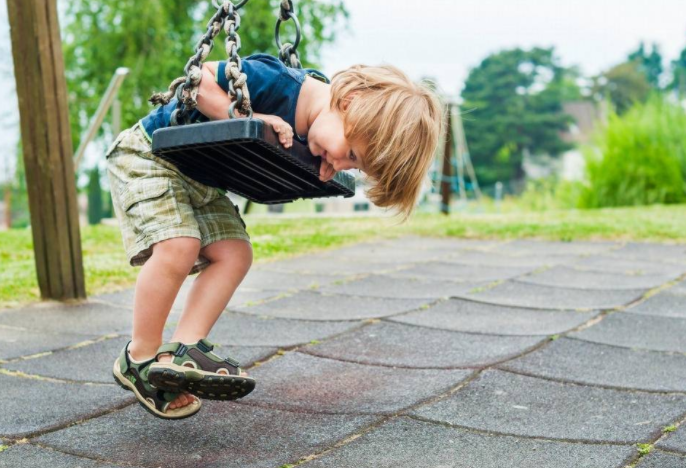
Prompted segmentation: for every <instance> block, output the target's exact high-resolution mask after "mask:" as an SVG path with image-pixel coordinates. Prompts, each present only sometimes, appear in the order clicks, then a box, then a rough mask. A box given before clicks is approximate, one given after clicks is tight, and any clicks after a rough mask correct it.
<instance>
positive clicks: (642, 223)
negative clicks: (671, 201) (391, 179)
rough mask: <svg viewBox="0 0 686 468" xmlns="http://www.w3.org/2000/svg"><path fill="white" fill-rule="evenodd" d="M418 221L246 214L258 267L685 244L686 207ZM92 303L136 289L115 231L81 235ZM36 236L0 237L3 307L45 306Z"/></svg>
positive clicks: (94, 229) (93, 229) (95, 229)
mask: <svg viewBox="0 0 686 468" xmlns="http://www.w3.org/2000/svg"><path fill="white" fill-rule="evenodd" d="M504 208H505V211H506V212H505V213H500V214H497V213H484V214H454V215H451V216H449V217H446V216H442V215H438V214H417V215H415V216H413V217H412V218H411V220H410V221H408V222H407V223H406V224H404V225H397V221H396V220H394V219H390V218H372V217H351V218H340V217H336V218H334V217H304V218H284V217H279V216H278V215H271V216H269V215H267V216H265V215H247V216H245V220H246V223H247V225H248V232H249V234H250V236H251V238H252V241H253V249H254V258H255V264H259V263H262V262H265V261H270V260H275V259H279V258H284V257H288V256H292V255H296V254H302V253H305V252H315V251H320V250H325V249H328V248H334V247H339V246H342V245H346V244H352V243H355V242H359V241H363V240H371V239H379V238H389V237H397V236H401V235H409V234H412V235H425V236H437V237H461V238H482V239H518V238H538V239H550V240H562V241H572V240H582V239H583V240H600V239H610V240H627V241H628V240H636V241H655V242H686V205H681V206H652V207H640V208H621V209H617V208H616V209H603V210H588V211H585V210H570V211H546V212H536V213H532V212H519V211H517V210H516V209H511V208H507V207H504ZM81 236H82V243H83V257H84V266H85V269H86V288H87V292H88V295H89V296H92V295H97V294H102V293H105V292H110V291H115V290H118V289H122V288H126V287H132V286H133V285H134V283H135V279H136V275H137V273H138V271H139V269H138V268H131V267H130V266H128V264H127V262H126V258H125V255H124V248H123V244H122V242H121V237H120V235H119V230H118V228H117V227H112V226H87V227H84V228H83V229H82V231H81ZM32 245H33V244H32V239H31V232H30V231H29V230H28V229H21V230H19V229H17V230H10V231H4V232H0V308H7V307H16V306H19V305H22V304H26V303H29V302H33V301H37V300H39V299H40V294H39V291H38V286H37V283H36V272H35V265H34V261H33V247H32Z"/></svg>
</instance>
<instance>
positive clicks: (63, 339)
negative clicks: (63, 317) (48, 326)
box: [0, 326, 96, 360]
mask: <svg viewBox="0 0 686 468" xmlns="http://www.w3.org/2000/svg"><path fill="white" fill-rule="evenodd" d="M95 337H96V335H77V334H75V333H63V334H62V333H47V332H34V331H31V330H26V329H23V328H19V327H4V326H0V360H8V359H14V358H18V357H22V356H30V355H32V354H38V353H44V352H48V351H52V350H55V349H60V348H65V347H67V346H72V345H75V344H77V343H81V342H83V341H86V340H89V339H93V338H95Z"/></svg>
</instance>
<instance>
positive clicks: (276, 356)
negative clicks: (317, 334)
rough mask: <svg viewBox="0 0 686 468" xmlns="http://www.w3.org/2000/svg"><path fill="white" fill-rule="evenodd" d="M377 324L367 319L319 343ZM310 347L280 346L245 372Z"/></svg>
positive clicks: (306, 344) (302, 345) (303, 344)
mask: <svg viewBox="0 0 686 468" xmlns="http://www.w3.org/2000/svg"><path fill="white" fill-rule="evenodd" d="M376 322H377V319H367V320H364V321H362V322H361V323H360V325H359V326H357V327H352V328H349V329H347V330H343V331H342V332H339V333H336V334H334V335H329V336H327V337H326V338H323V339H321V340H318V341H319V343H325V342H327V341H329V340H333V339H335V338H338V337H339V336H343V335H345V334H347V333H354V332H357V331H359V330H361V329H363V328H366V327H368V326H370V325H373V324H374V323H376ZM310 345H312V343H311V342H307V343H297V344H294V345H290V346H279V347H278V349H277V350H276V351H275V352H274V353H273V354H271V355H267V356H266V357H265V358H264V359H262V360H259V361H255V362H253V363H252V365H250V366H249V367H245V370H250V369H252V368H254V367H258V366H261V365H263V364H266V363H267V362H269V361H273V360H274V359H279V358H280V357H281V356H283V355H285V354H286V353H288V352H295V351H298V350H299V349H300V348H303V347H306V346H310Z"/></svg>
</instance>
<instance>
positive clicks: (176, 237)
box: [107, 54, 442, 419]
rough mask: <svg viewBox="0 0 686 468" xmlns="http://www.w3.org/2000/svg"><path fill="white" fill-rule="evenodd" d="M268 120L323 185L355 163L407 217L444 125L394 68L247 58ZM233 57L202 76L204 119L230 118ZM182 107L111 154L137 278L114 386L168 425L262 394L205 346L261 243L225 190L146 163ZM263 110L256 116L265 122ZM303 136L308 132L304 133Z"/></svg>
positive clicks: (253, 90) (256, 98)
mask: <svg viewBox="0 0 686 468" xmlns="http://www.w3.org/2000/svg"><path fill="white" fill-rule="evenodd" d="M242 65H243V71H244V72H245V73H246V75H247V77H248V82H247V83H248V90H249V92H250V97H251V101H252V108H253V110H254V111H255V114H254V118H259V119H262V120H264V121H265V122H267V123H269V124H271V125H272V127H273V128H274V130H275V131H276V132H277V133H278V135H279V139H280V142H281V144H282V145H283V146H284V147H286V148H288V147H290V146H291V145H292V142H293V138H296V139H298V140H300V141H301V142H303V143H306V144H307V145H308V146H309V149H310V151H311V152H312V154H313V155H315V156H319V157H321V158H322V161H321V163H322V164H321V170H320V179H321V180H324V181H325V180H330V179H332V178H333V176H334V175H335V173H336V172H337V171H340V170H344V169H353V168H357V169H360V170H362V171H364V173H365V174H366V176H367V177H368V178H369V179H371V180H372V181H373V182H374V184H373V185H372V188H371V189H369V190H368V192H367V196H368V197H369V199H370V200H371V202H372V203H374V204H376V205H377V206H382V207H396V208H397V209H398V210H399V212H400V213H401V214H403V215H404V217H403V221H404V220H406V219H407V217H408V216H409V215H410V214H411V212H412V210H413V207H414V204H415V201H416V199H417V196H418V194H419V192H420V190H421V186H422V183H423V181H424V179H425V176H426V174H427V172H428V170H429V168H430V166H431V163H432V160H433V154H434V150H435V148H436V146H437V144H438V138H439V133H440V127H441V120H442V109H441V105H440V103H439V101H438V99H437V98H436V96H435V95H434V94H433V93H432V92H431V91H430V90H429V89H427V88H425V87H423V86H420V85H416V84H414V83H413V82H412V81H410V80H409V79H408V78H407V77H406V76H405V75H404V74H403V73H402V72H401V71H400V70H398V69H396V68H394V67H391V66H382V67H366V66H354V67H351V68H350V69H348V70H346V71H343V72H339V73H337V74H336V75H334V77H333V82H329V80H328V79H327V78H326V77H325V76H324V75H323V74H321V73H320V72H318V71H316V70H310V69H292V68H287V67H285V66H284V65H283V64H282V63H281V62H279V60H278V59H276V58H274V57H272V56H269V55H264V54H258V55H253V56H250V57H247V58H245V59H244V60H243V63H242ZM225 66H226V62H214V63H206V64H204V65H203V68H202V73H203V77H202V81H201V82H200V87H199V92H198V97H197V102H198V106H197V111H198V113H199V114H197V113H196V116H198V115H199V117H200V120H203V119H204V120H208V119H212V120H217V119H226V118H228V114H227V110H228V108H229V104H230V103H231V99H230V97H229V96H228V94H227V89H228V83H227V80H226V76H225V73H224V67H225ZM175 107H176V100H172V101H171V102H170V103H169V104H167V105H165V106H162V107H160V108H158V109H156V110H154V111H153V112H151V113H150V114H149V115H148V116H147V117H145V118H144V119H142V120H141V121H140V122H138V123H137V124H136V125H135V126H134V127H132V128H131V129H128V130H126V131H124V132H122V134H121V135H119V137H118V138H117V139H116V140H115V142H114V143H113V145H112V146H111V148H110V149H109V150H108V152H107V161H108V171H107V172H108V177H109V180H110V185H111V190H112V201H113V204H114V207H115V213H116V215H117V218H118V219H119V223H120V228H121V230H122V236H123V240H124V245H125V248H126V252H127V256H128V258H129V262H130V264H131V265H132V266H135V265H143V268H142V269H141V271H140V273H139V275H138V279H137V282H136V291H135V298H134V307H133V339H132V341H130V342H129V343H128V344H127V345H126V346H125V347H124V349H123V350H122V352H121V354H120V356H119V357H118V358H117V360H116V361H115V364H114V368H113V373H114V377H115V380H116V381H117V382H118V383H119V384H120V385H121V386H122V387H124V388H126V389H128V390H132V391H133V392H134V393H135V395H136V397H137V399H138V401H139V402H140V404H141V405H142V406H143V407H144V408H145V409H147V410H148V411H149V412H151V413H152V414H154V415H156V416H158V417H161V418H165V419H179V418H184V417H188V416H191V415H193V414H195V413H197V412H198V411H199V410H200V406H201V402H200V400H198V398H196V397H194V396H191V395H190V394H189V393H191V394H193V395H196V396H198V395H199V396H201V397H203V398H209V399H218V400H234V399H237V398H241V397H243V396H245V395H247V394H248V393H250V391H252V389H253V388H254V386H255V381H254V380H253V379H252V378H250V377H248V376H247V374H246V373H245V372H242V371H241V368H240V367H239V363H238V362H236V361H235V360H233V359H231V358H227V359H225V360H223V359H222V358H220V357H219V356H217V355H216V354H215V353H213V352H212V348H213V345H212V344H211V343H210V342H209V341H207V340H206V337H207V335H208V334H209V332H210V330H211V328H212V326H213V325H214V323H215V322H216V320H217V319H218V318H219V315H220V314H221V313H222V312H223V310H224V309H225V307H226V305H227V304H228V302H229V300H230V298H231V296H232V295H233V293H234V291H235V290H236V288H237V287H238V285H239V284H240V283H241V281H242V280H243V278H244V277H245V275H246V273H247V272H248V269H249V268H250V266H251V264H252V246H251V243H250V237H249V235H248V233H247V232H246V230H245V223H244V222H243V220H242V218H241V217H240V214H239V211H238V206H236V205H233V204H232V203H231V201H230V199H229V198H227V197H226V196H225V193H224V192H223V191H221V190H218V189H214V188H210V187H207V186H205V185H203V184H200V183H198V182H196V181H194V180H192V179H189V178H188V177H186V176H184V175H183V174H181V173H180V172H178V171H177V170H176V168H175V167H174V166H173V165H171V164H170V163H168V162H166V161H164V160H162V159H160V158H157V157H156V156H154V155H152V154H151V152H150V151H151V146H150V143H151V136H152V133H153V131H154V130H156V129H157V128H163V127H166V126H169V121H170V120H169V119H170V114H171V112H172V111H173V110H174V109H175ZM258 112H260V113H258ZM299 135H302V137H301V136H299ZM197 272H200V274H199V275H198V277H197V278H196V279H195V281H194V282H193V285H192V287H191V290H190V292H189V294H188V298H187V301H186V304H185V308H184V310H183V313H182V315H181V318H180V320H179V322H178V326H177V329H176V331H175V332H174V335H173V336H172V338H171V342H170V343H167V344H164V345H162V330H163V328H164V324H165V322H166V319H167V316H168V314H169V311H170V309H171V306H172V304H173V302H174V299H175V298H176V295H177V293H178V291H179V288H180V287H181V284H182V283H183V281H184V279H185V278H186V277H187V276H188V275H189V274H194V273H197Z"/></svg>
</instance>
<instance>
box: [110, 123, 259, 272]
mask: <svg viewBox="0 0 686 468" xmlns="http://www.w3.org/2000/svg"><path fill="white" fill-rule="evenodd" d="M105 157H106V158H107V176H108V178H109V182H110V189H111V192H112V204H113V205H114V212H115V214H116V216H117V219H118V220H119V228H120V229H121V233H122V238H123V241H124V248H125V249H126V256H127V257H128V259H129V263H130V264H131V266H139V265H143V264H144V263H145V262H146V261H147V259H148V258H150V257H151V256H152V246H153V244H155V243H157V242H160V241H162V240H165V239H171V238H174V237H195V238H196V239H200V246H201V248H202V247H205V246H206V245H209V244H211V243H213V242H217V241H219V240H222V239H243V240H245V241H247V242H249V243H250V236H249V235H248V233H247V231H246V228H245V223H244V222H243V219H242V218H241V216H240V213H239V211H238V206H237V205H234V204H233V203H232V202H231V200H230V199H229V198H228V197H227V196H226V195H225V194H224V192H223V191H221V190H219V189H216V188H213V187H208V186H207V185H204V184H201V183H200V182H197V181H195V180H193V179H190V178H188V177H186V176H185V175H183V174H181V173H180V172H179V171H178V170H177V169H176V166H174V165H173V164H171V163H169V162H167V161H164V160H163V159H161V158H158V157H157V156H155V155H153V154H152V153H151V144H150V140H149V139H148V137H147V135H146V134H145V131H144V130H143V129H142V128H141V126H140V125H139V124H136V125H134V126H133V127H132V128H130V129H128V130H124V131H123V132H122V133H121V134H120V135H119V136H118V137H117V139H116V140H115V141H114V143H112V145H111V146H110V148H109V149H108V150H107V153H106V156H105ZM209 264H210V262H209V260H207V259H206V258H205V257H203V256H202V255H200V256H199V257H198V259H197V260H196V261H195V265H193V268H192V269H191V271H190V273H189V274H191V275H192V274H194V273H198V272H199V271H201V270H202V269H203V268H205V267H207V266H208V265H209Z"/></svg>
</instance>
